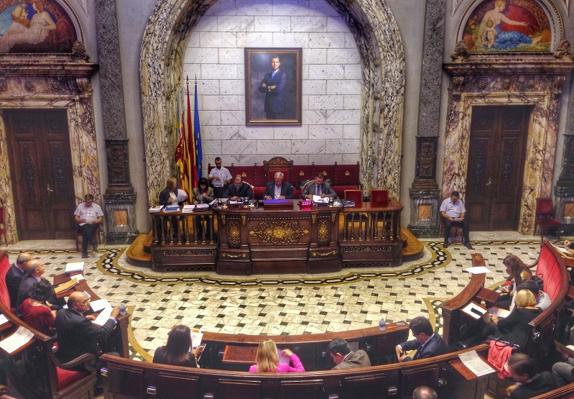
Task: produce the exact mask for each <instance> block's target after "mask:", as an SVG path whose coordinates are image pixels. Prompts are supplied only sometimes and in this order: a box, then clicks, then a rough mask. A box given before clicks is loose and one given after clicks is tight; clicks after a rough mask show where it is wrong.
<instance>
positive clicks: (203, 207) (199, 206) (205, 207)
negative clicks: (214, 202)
mask: <svg viewBox="0 0 574 399" xmlns="http://www.w3.org/2000/svg"><path fill="white" fill-rule="evenodd" d="M208 208H209V204H197V205H196V206H195V209H208Z"/></svg>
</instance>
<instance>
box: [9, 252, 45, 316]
mask: <svg viewBox="0 0 574 399" xmlns="http://www.w3.org/2000/svg"><path fill="white" fill-rule="evenodd" d="M45 270H46V269H45V267H44V264H43V263H42V262H41V261H40V260H38V259H32V260H30V261H28V262H26V264H25V265H24V272H25V275H24V278H22V280H21V281H20V286H19V287H18V296H17V297H16V302H15V303H14V304H13V306H14V308H15V309H18V306H20V304H21V303H22V302H24V299H26V298H28V297H29V296H30V291H32V287H33V286H34V284H36V283H37V282H38V281H42V280H45V279H44V278H43V277H42V276H43V275H44V272H45Z"/></svg>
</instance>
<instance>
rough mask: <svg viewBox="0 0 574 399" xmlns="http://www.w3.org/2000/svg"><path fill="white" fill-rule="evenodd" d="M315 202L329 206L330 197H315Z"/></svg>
mask: <svg viewBox="0 0 574 399" xmlns="http://www.w3.org/2000/svg"><path fill="white" fill-rule="evenodd" d="M313 202H316V203H318V204H328V203H329V197H321V196H320V195H313Z"/></svg>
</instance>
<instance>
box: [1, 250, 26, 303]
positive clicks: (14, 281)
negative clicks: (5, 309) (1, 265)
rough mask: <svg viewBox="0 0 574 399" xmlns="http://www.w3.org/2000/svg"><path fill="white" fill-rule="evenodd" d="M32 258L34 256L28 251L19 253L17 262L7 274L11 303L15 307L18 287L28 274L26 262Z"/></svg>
mask: <svg viewBox="0 0 574 399" xmlns="http://www.w3.org/2000/svg"><path fill="white" fill-rule="evenodd" d="M30 260H32V256H31V255H30V254H29V253H27V252H22V253H21V254H19V255H18V257H17V258H16V262H14V263H13V264H12V266H11V267H10V269H9V270H8V273H7V274H6V287H7V288H8V293H9V294H10V304H11V306H12V307H13V308H15V306H16V302H17V301H18V289H19V288H20V283H21V282H22V279H23V278H24V276H25V275H26V271H25V267H26V263H27V262H29V261H30Z"/></svg>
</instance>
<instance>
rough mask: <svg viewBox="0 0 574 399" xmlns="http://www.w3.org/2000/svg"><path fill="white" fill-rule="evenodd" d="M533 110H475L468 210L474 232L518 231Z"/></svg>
mask: <svg viewBox="0 0 574 399" xmlns="http://www.w3.org/2000/svg"><path fill="white" fill-rule="evenodd" d="M530 110H531V108H530V107H527V106H492V107H491V106H488V107H474V108H473V110H472V112H473V115H472V125H471V134H470V154H469V160H468V175H467V176H468V177H467V193H466V208H467V214H468V217H469V222H470V228H471V229H472V230H514V229H516V228H517V225H518V218H519V216H520V198H521V191H522V179H523V173H524V157H525V153H526V139H527V135H528V119H529V117H530Z"/></svg>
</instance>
